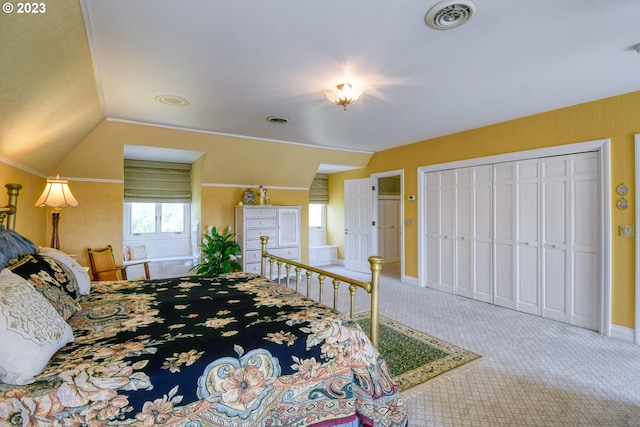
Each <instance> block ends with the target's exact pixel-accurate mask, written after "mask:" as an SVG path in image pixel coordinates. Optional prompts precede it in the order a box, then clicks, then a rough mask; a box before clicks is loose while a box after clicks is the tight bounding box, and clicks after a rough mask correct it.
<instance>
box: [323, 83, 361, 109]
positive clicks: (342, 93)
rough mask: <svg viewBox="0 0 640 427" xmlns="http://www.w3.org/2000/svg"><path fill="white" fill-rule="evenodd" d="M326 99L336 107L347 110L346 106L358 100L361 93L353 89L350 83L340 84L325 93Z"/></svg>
mask: <svg viewBox="0 0 640 427" xmlns="http://www.w3.org/2000/svg"><path fill="white" fill-rule="evenodd" d="M326 95H327V99H328V100H329V101H331V102H333V103H334V104H336V105H342V106H343V107H344V109H345V110H346V109H347V105H349V104H353V103H354V102H356V101H357V100H358V98H359V97H360V95H362V91H361V90H359V89H358V88H355V87H353V85H352V84H351V83H340V84H339V85H337V86H336V88H335V89H333V90H332V91H329V92H326Z"/></svg>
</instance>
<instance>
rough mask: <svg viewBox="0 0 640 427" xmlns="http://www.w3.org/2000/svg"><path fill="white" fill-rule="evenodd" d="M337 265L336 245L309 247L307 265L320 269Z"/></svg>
mask: <svg viewBox="0 0 640 427" xmlns="http://www.w3.org/2000/svg"><path fill="white" fill-rule="evenodd" d="M337 263H338V246H337V245H316V246H309V265H312V266H314V267H320V266H323V265H332V264H337Z"/></svg>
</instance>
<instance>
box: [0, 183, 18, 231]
mask: <svg viewBox="0 0 640 427" xmlns="http://www.w3.org/2000/svg"><path fill="white" fill-rule="evenodd" d="M5 187H7V194H8V195H9V203H8V204H7V206H5V207H0V225H1V224H3V223H4V219H5V218H7V226H6V227H7V228H8V229H9V230H14V229H15V228H16V211H17V209H18V194H20V189H21V188H22V185H20V184H6V185H5Z"/></svg>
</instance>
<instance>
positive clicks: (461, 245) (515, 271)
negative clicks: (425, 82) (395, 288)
mask: <svg viewBox="0 0 640 427" xmlns="http://www.w3.org/2000/svg"><path fill="white" fill-rule="evenodd" d="M599 165H600V162H599V156H598V153H595V152H593V153H580V154H572V155H565V156H557V157H548V158H541V159H528V160H522V161H515V162H506V163H499V164H494V165H484V166H475V167H469V168H461V169H456V170H447V171H439V172H430V173H427V174H425V179H426V186H425V188H426V193H427V194H426V195H425V196H426V197H425V203H426V210H425V212H426V227H425V229H426V233H425V236H424V238H425V243H426V244H425V248H426V260H425V263H426V285H427V286H429V287H432V288H436V289H439V290H442V291H445V292H450V293H455V294H458V295H462V296H466V297H470V298H474V299H477V300H481V301H486V302H490V303H493V304H496V305H499V306H503V307H507V308H512V309H516V310H518V311H523V312H526V313H530V314H535V315H539V316H543V317H547V318H551V319H554V320H558V321H561V322H565V323H570V324H574V325H578V326H582V327H585V328H589V329H596V330H597V329H598V327H599V324H600V315H599V313H600V292H601V286H602V285H601V280H600V278H601V275H600V271H599V269H600V265H601V254H600V241H599V236H600V224H601V221H600V206H601V201H600V189H599V188H600V171H599Z"/></svg>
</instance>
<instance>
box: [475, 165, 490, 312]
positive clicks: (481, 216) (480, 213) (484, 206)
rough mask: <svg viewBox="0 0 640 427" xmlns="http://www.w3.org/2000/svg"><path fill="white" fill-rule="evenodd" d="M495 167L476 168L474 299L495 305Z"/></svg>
mask: <svg viewBox="0 0 640 427" xmlns="http://www.w3.org/2000/svg"><path fill="white" fill-rule="evenodd" d="M492 169H493V168H492V166H491V165H486V166H476V167H474V206H475V208H474V210H473V212H474V250H473V253H474V264H473V268H474V272H473V277H474V283H473V298H474V299H477V300H480V301H485V302H493V285H492V283H493V269H492V264H493V263H492V255H491V254H492V252H493V237H492V229H493V228H492V219H493V210H492V200H493V196H492V194H493V183H492V172H491V171H492Z"/></svg>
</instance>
